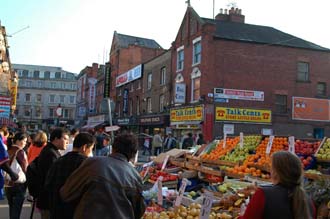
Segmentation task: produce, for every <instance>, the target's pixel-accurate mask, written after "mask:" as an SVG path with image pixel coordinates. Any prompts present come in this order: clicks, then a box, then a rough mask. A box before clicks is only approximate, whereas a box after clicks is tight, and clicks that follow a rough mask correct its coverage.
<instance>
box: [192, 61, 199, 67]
mask: <svg viewBox="0 0 330 219" xmlns="http://www.w3.org/2000/svg"><path fill="white" fill-rule="evenodd" d="M200 64H201V62H197V63H194V64H192V65H191V67H195V66H198V65H200Z"/></svg>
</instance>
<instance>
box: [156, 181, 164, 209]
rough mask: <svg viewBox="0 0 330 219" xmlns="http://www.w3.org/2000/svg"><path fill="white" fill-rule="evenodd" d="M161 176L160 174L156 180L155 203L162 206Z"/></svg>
mask: <svg viewBox="0 0 330 219" xmlns="http://www.w3.org/2000/svg"><path fill="white" fill-rule="evenodd" d="M162 180H163V177H162V176H160V177H159V178H158V180H157V187H158V192H157V203H158V205H160V206H163V189H162V188H163V183H162Z"/></svg>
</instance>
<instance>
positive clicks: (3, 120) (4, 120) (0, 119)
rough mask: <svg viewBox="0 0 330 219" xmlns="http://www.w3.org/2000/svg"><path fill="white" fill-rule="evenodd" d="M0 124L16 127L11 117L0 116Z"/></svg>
mask: <svg viewBox="0 0 330 219" xmlns="http://www.w3.org/2000/svg"><path fill="white" fill-rule="evenodd" d="M0 124H1V125H6V126H9V127H13V128H17V127H18V126H17V124H16V123H15V122H13V121H12V120H11V119H8V118H5V117H0Z"/></svg>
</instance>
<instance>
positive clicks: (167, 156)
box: [160, 155, 170, 171]
mask: <svg viewBox="0 0 330 219" xmlns="http://www.w3.org/2000/svg"><path fill="white" fill-rule="evenodd" d="M169 158H170V155H166V157H165V159H164V162H163V166H162V169H161V170H160V171H163V170H164V169H165V167H166V164H167V161H168V159H169Z"/></svg>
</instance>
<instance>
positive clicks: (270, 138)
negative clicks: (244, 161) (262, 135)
mask: <svg viewBox="0 0 330 219" xmlns="http://www.w3.org/2000/svg"><path fill="white" fill-rule="evenodd" d="M273 141H274V135H271V136H269V140H268V144H267V148H266V154H270V151H271V150H272V146H273Z"/></svg>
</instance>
